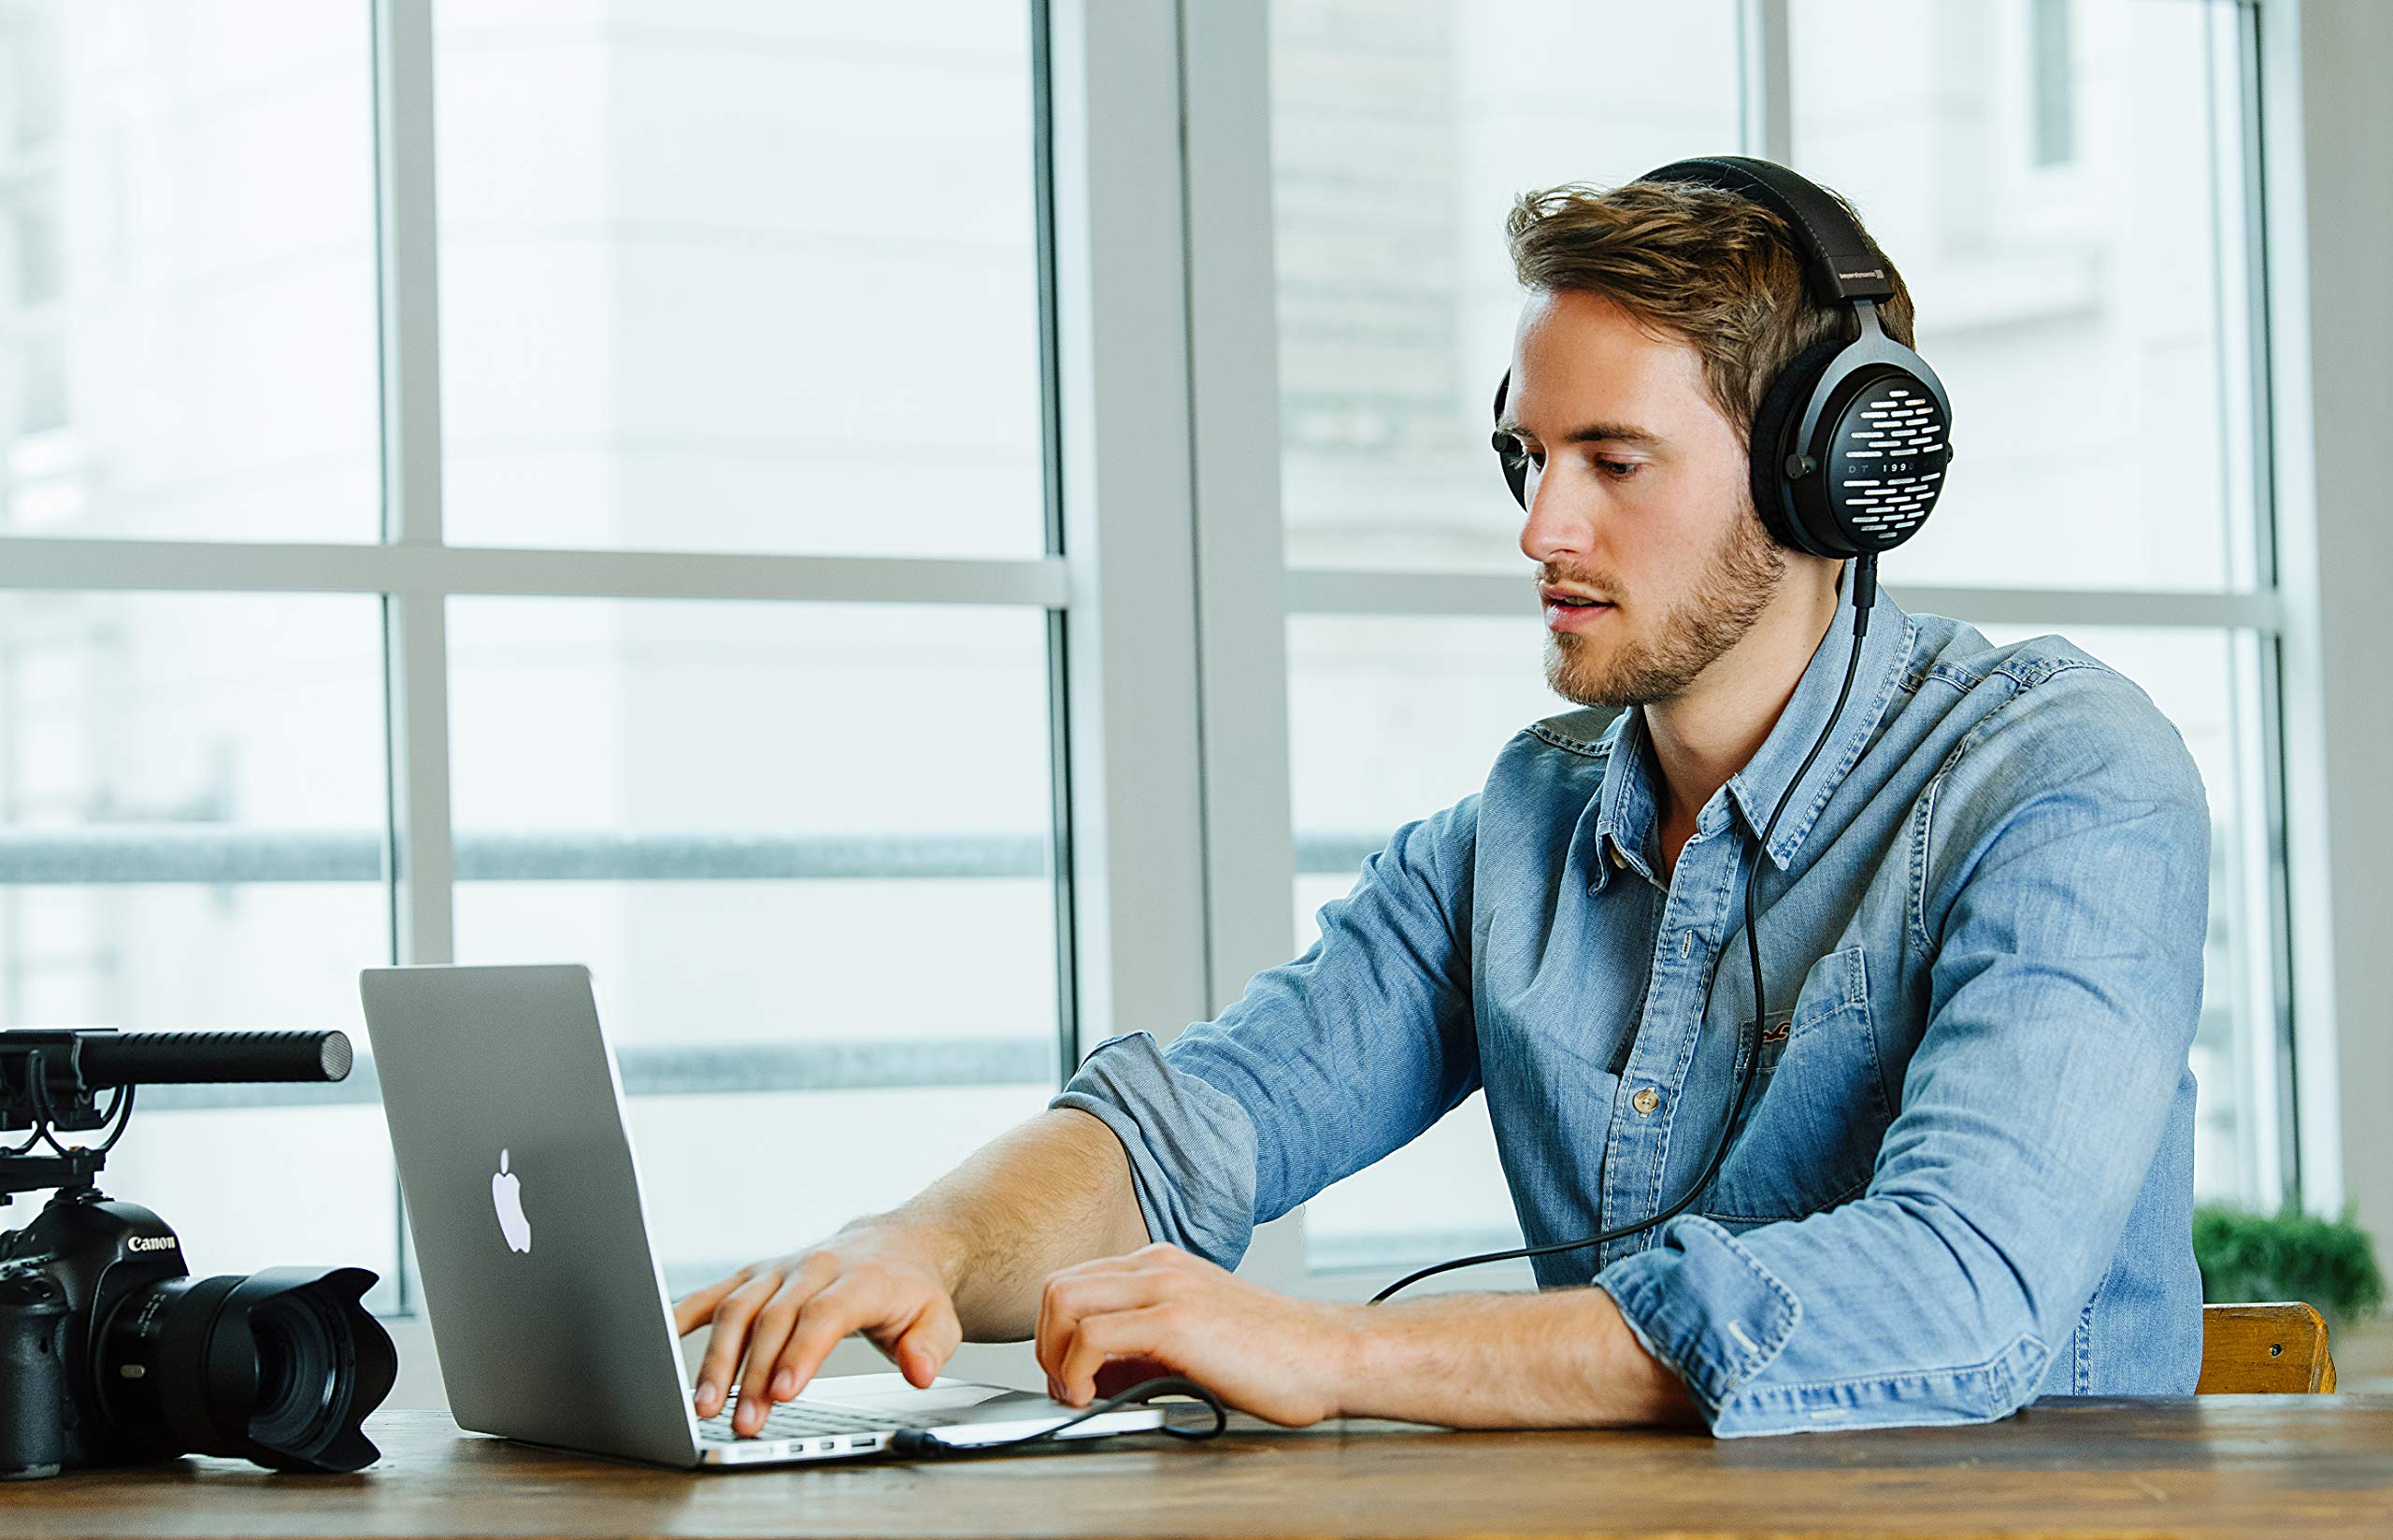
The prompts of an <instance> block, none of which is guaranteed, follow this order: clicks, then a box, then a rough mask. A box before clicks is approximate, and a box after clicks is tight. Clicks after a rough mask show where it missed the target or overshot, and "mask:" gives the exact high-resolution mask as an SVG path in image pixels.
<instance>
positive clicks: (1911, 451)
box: [1827, 375, 1946, 550]
mask: <svg viewBox="0 0 2393 1540" xmlns="http://www.w3.org/2000/svg"><path fill="white" fill-rule="evenodd" d="M1944 430H1945V423H1944V414H1943V413H1942V412H1941V411H1939V410H1938V409H1937V406H1936V402H1935V400H1934V398H1933V397H1931V396H1929V395H1928V394H1927V392H1926V391H1925V390H1924V389H1923V388H1922V387H1921V386H1920V384H1919V383H1918V381H1917V380H1916V379H1913V378H1911V377H1909V376H1907V375H1888V376H1884V377H1882V378H1879V379H1876V380H1873V381H1871V382H1870V384H1868V385H1866V386H1864V387H1863V388H1862V389H1861V392H1860V393H1859V394H1858V395H1856V397H1855V399H1854V400H1853V402H1852V404H1851V405H1850V406H1847V407H1846V408H1845V411H1844V414H1843V416H1842V418H1841V420H1840V421H1839V423H1838V431H1837V435H1836V438H1835V441H1834V442H1833V443H1832V444H1831V445H1830V447H1829V452H1828V459H1827V472H1828V478H1829V480H1828V486H1829V497H1830V501H1831V502H1832V503H1834V504H1835V505H1836V506H1837V507H1838V509H1839V510H1840V511H1841V513H1842V515H1843V516H1844V517H1843V521H1844V522H1845V523H1846V524H1847V525H1848V526H1849V527H1850V528H1851V530H1852V533H1853V536H1854V539H1855V541H1856V544H1859V545H1861V546H1864V547H1866V548H1868V549H1878V550H1883V549H1886V548H1887V547H1889V546H1892V545H1895V544H1896V543H1898V542H1899V541H1900V540H1901V539H1902V538H1903V537H1904V536H1905V535H1909V534H1911V532H1912V531H1913V530H1914V529H1916V528H1918V527H1919V524H1920V521H1921V520H1924V519H1926V518H1927V514H1928V510H1929V509H1930V508H1933V507H1934V506H1936V498H1937V495H1938V494H1939V493H1940V492H1942V491H1943V490H1944V465H1945V459H1946V455H1945V439H1944Z"/></svg>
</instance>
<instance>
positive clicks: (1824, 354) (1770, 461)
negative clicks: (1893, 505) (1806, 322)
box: [1748, 337, 1848, 556]
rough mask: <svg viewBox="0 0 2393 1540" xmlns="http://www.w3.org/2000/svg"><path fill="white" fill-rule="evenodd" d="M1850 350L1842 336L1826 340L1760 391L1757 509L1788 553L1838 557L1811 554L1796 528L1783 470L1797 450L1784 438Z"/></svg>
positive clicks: (1754, 454) (1753, 456)
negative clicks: (1829, 371) (1816, 389)
mask: <svg viewBox="0 0 2393 1540" xmlns="http://www.w3.org/2000/svg"><path fill="white" fill-rule="evenodd" d="M1847 346H1848V344H1847V343H1846V342H1845V341H1844V340H1843V339H1842V338H1841V337H1828V338H1827V339H1826V340H1824V341H1820V342H1814V343H1813V344H1812V345H1811V346H1810V347H1809V348H1806V349H1803V350H1802V351H1801V352H1799V353H1797V354H1796V355H1795V356H1794V357H1793V358H1792V359H1790V360H1788V361H1787V364H1786V367H1785V368H1784V369H1781V370H1779V371H1778V378H1775V379H1773V380H1771V381H1770V389H1769V390H1767V391H1765V392H1762V398H1761V406H1760V407H1759V409H1757V410H1756V411H1755V413H1754V430H1753V442H1752V448H1751V450H1750V452H1749V455H1748V459H1749V461H1750V463H1751V468H1752V473H1753V492H1754V506H1755V509H1757V510H1759V512H1760V514H1761V523H1762V528H1764V529H1766V530H1768V531H1769V532H1770V538H1771V539H1773V540H1775V541H1777V542H1778V543H1779V544H1780V545H1782V546H1784V547H1786V548H1787V549H1790V550H1798V551H1803V552H1805V553H1807V554H1809V555H1813V556H1827V555H1831V554H1835V553H1833V552H1829V551H1825V550H1815V549H1812V545H1811V543H1809V542H1807V541H1805V540H1804V538H1803V537H1802V535H1800V534H1799V533H1798V531H1797V529H1796V527H1795V518H1794V514H1793V512H1792V511H1791V505H1792V502H1793V499H1792V498H1790V497H1789V496H1788V494H1787V493H1788V489H1787V485H1786V469H1785V467H1786V456H1787V454H1788V453H1789V451H1790V450H1791V449H1793V446H1792V445H1790V444H1788V443H1787V442H1786V439H1787V435H1790V434H1791V433H1793V432H1794V430H1795V428H1796V427H1797V426H1798V424H1799V423H1800V422H1801V421H1802V420H1803V405H1804V403H1805V402H1807V401H1809V400H1810V399H1811V396H1812V387H1813V386H1814V385H1816V384H1818V383H1819V380H1820V377H1821V376H1822V375H1824V374H1826V373H1827V366H1828V361H1829V360H1830V359H1832V358H1834V357H1836V355H1837V354H1839V353H1841V352H1842V351H1843V350H1844V349H1845V348H1846V347H1847Z"/></svg>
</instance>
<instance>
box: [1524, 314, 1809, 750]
mask: <svg viewBox="0 0 2393 1540" xmlns="http://www.w3.org/2000/svg"><path fill="white" fill-rule="evenodd" d="M1504 406H1505V421H1504V430H1505V431H1507V432H1509V433H1511V434H1512V435H1513V436H1514V438H1516V439H1517V440H1518V442H1519V446H1520V448H1521V449H1522V450H1523V451H1524V452H1525V453H1526V454H1527V456H1528V458H1529V472H1528V485H1527V489H1526V491H1527V495H1528V517H1527V520H1526V523H1524V524H1523V525H1522V528H1521V550H1522V552H1523V553H1524V554H1526V556H1527V557H1528V558H1529V559H1530V560H1531V561H1533V562H1536V563H1539V565H1540V569H1541V570H1540V573H1539V575H1538V581H1539V587H1540V592H1541V593H1542V596H1543V598H1544V602H1545V620H1546V654H1545V669H1546V679H1547V682H1548V683H1550V684H1551V685H1552V686H1553V687H1554V690H1555V693H1556V694H1559V695H1561V696H1563V697H1564V698H1566V699H1568V700H1572V701H1576V702H1578V703H1579V704H1581V705H1583V706H1598V705H1603V706H1641V705H1648V704H1651V703H1654V702H1656V701H1666V700H1669V699H1670V698H1671V697H1673V696H1676V695H1678V694H1680V693H1681V692H1684V690H1685V689H1686V688H1687V686H1688V685H1689V684H1691V683H1693V682H1694V680H1695V678H1696V677H1697V676H1698V675H1699V674H1701V673H1702V672H1703V671H1704V669H1706V668H1707V667H1709V666H1710V665H1711V663H1712V661H1713V660H1714V659H1716V658H1718V657H1719V656H1720V655H1721V654H1722V653H1724V652H1726V651H1727V650H1728V649H1730V648H1732V647H1734V646H1735V645H1736V644H1737V642H1738V641H1739V640H1740V639H1741V638H1742V637H1743V636H1744V635H1745V634H1746V633H1747V632H1749V631H1751V630H1752V629H1753V625H1754V622H1755V620H1757V619H1758V618H1759V617H1760V615H1761V612H1762V609H1763V607H1764V606H1766V605H1767V604H1768V603H1769V602H1770V597H1771V595H1772V594H1774V593H1775V592H1777V590H1778V585H1779V580H1780V578H1782V577H1783V576H1784V573H1785V570H1786V554H1787V553H1786V552H1784V550H1782V549H1780V548H1779V547H1778V546H1776V545H1775V544H1774V543H1773V542H1772V541H1771V540H1770V536H1769V535H1768V534H1767V533H1766V532H1765V531H1764V530H1763V529H1762V527H1761V521H1760V520H1758V519H1757V518H1756V517H1755V514H1754V511H1753V498H1752V494H1751V492H1749V491H1748V484H1747V479H1746V473H1745V451H1744V449H1743V448H1742V447H1741V445H1740V443H1739V441H1738V437H1737V430H1736V429H1735V428H1734V427H1732V426H1731V425H1730V424H1729V422H1728V420H1727V418H1726V417H1724V416H1722V415H1721V413H1720V410H1719V408H1718V407H1716V406H1713V405H1712V401H1711V398H1710V397H1708V396H1706V395H1705V394H1704V392H1703V382H1702V371H1701V362H1700V360H1699V359H1698V355H1697V353H1696V351H1695V349H1694V347H1693V345H1692V344H1690V343H1687V342H1685V341H1683V340H1676V339H1672V340H1663V339H1661V338H1659V337H1656V336H1655V335H1650V334H1648V333H1647V332H1645V331H1644V330H1642V329H1641V327H1640V326H1639V325H1638V323H1637V322H1636V321H1634V320H1632V319H1631V318H1630V317H1629V316H1628V315H1627V313H1626V312H1625V311H1623V310H1621V309H1620V308H1619V307H1617V306H1615V305H1613V304H1612V302H1611V301H1609V300H1607V299H1604V298H1603V297H1601V296H1600V295H1597V294H1591V293H1585V292H1560V293H1537V294H1532V295H1531V296H1530V297H1529V301H1528V304H1527V305H1526V307H1523V309H1522V311H1521V321H1520V326H1519V329H1518V331H1517V332H1516V334H1515V335H1514V337H1513V343H1512V389H1511V391H1510V392H1509V394H1508V395H1507V397H1506V400H1505V403H1504ZM1561 598H1580V599H1593V600H1599V601H1603V603H1601V604H1598V605H1592V606H1586V607H1572V606H1568V605H1564V604H1560V603H1557V602H1556V601H1557V599H1561Z"/></svg>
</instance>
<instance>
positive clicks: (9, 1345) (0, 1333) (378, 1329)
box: [0, 1188, 398, 1480]
mask: <svg viewBox="0 0 2393 1540" xmlns="http://www.w3.org/2000/svg"><path fill="white" fill-rule="evenodd" d="M374 1282H375V1276H374V1274H373V1273H372V1272H371V1271H369V1270H368V1269H365V1268H363V1267H332V1268H322V1267H312V1268H311V1267H271V1268H267V1269H265V1271H263V1272H259V1273H251V1274H246V1275H226V1276H219V1277H208V1278H195V1277H193V1276H191V1273H190V1270H189V1269H188V1268H187V1267H186V1266H185V1265H184V1263H183V1256H182V1243H181V1241H180V1240H179V1238H178V1237H177V1236H176V1234H175V1233H174V1232H173V1231H172V1230H171V1229H169V1228H167V1226H166V1223H165V1220H163V1219H159V1218H158V1216H157V1215H155V1214H153V1213H151V1212H150V1210H149V1209H147V1208H144V1207H142V1206H140V1205H138V1204H129V1203H119V1202H116V1201H114V1200H111V1199H109V1198H107V1197H104V1196H102V1195H101V1194H100V1193H99V1192H98V1191H95V1190H93V1189H90V1188H85V1189H82V1190H80V1191H71V1192H70V1191H62V1192H60V1193H59V1194H58V1195H57V1196H56V1197H54V1198H52V1199H51V1200H50V1204H49V1205H48V1206H47V1207H45V1208H44V1209H43V1210H42V1211H41V1213H40V1215H39V1216H38V1217H37V1218H36V1219H35V1220H34V1222H33V1223H31V1224H29V1225H27V1226H25V1227H24V1228H23V1229H22V1230H18V1231H12V1232H10V1233H7V1234H6V1235H0V1480H7V1479H26V1478H31V1477H36V1476H55V1475H57V1474H58V1473H59V1472H60V1471H62V1470H71V1469H75V1468H77V1467H79V1466H93V1465H131V1464H139V1463H142V1462H148V1461H153V1460H167V1459H172V1458H174V1457H176V1456H179V1455H181V1454H184V1453H187V1452H190V1453H199V1454H214V1455H225V1456H232V1457H236V1458H240V1459H246V1460H251V1461H254V1462H257V1463H259V1464H261V1465H264V1466H266V1467H267V1468H269V1469H272V1470H282V1471H353V1470H359V1469H362V1468H363V1467H365V1466H366V1465H368V1464H371V1463H372V1462H374V1460H375V1459H376V1458H377V1455H378V1451H377V1450H376V1449H375V1447H374V1446H373V1444H372V1443H371V1442H369V1441H368V1440H367V1439H366V1438H365V1434H364V1433H363V1432H362V1431H361V1430H360V1427H359V1424H360V1423H361V1422H363V1421H364V1419H365V1414H366V1413H368V1412H370V1411H372V1410H373V1409H374V1408H375V1407H376V1406H378V1405H380V1404H381V1402H382V1398H383V1397H384V1396H387V1395H388V1394H390V1391H391V1385H392V1382H393V1381H394V1379H396V1378H397V1375H398V1355H397V1352H396V1350H395V1349H394V1347H393V1346H392V1343H391V1338H390V1334H389V1333H387V1332H385V1331H383V1329H382V1326H381V1323H380V1322H379V1321H377V1320H376V1319H374V1318H373V1317H372V1316H371V1315H369V1314H368V1313H367V1312H366V1310H365V1305H363V1304H362V1303H361V1302H362V1300H363V1297H364V1295H365V1290H368V1289H370V1288H372V1287H373V1285H374Z"/></svg>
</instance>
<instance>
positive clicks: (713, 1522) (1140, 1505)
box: [0, 1395, 2393, 1540]
mask: <svg viewBox="0 0 2393 1540" xmlns="http://www.w3.org/2000/svg"><path fill="white" fill-rule="evenodd" d="M1183 1415H1184V1414H1183ZM368 1432H370V1433H372V1434H373V1435H374V1437H375V1439H376V1440H377V1441H378V1442H379V1443H380V1445H381V1447H382V1451H383V1456H384V1458H383V1461H382V1462H381V1463H380V1464H379V1465H376V1466H374V1467H373V1468H371V1469H370V1470H367V1471H365V1472H361V1473H360V1474H358V1475H356V1476H296V1477H294V1476H273V1475H269V1474H268V1473H266V1472H264V1471H261V1470H258V1469H256V1468H255V1467H253V1466H251V1465H247V1464H243V1463H239V1462H228V1461H221V1460H187V1461H179V1462H173V1463H170V1464H166V1465H160V1466H152V1467H150V1468H147V1469H143V1470H136V1471H118V1472H110V1473H98V1474H93V1473H79V1474H75V1475H70V1476H63V1477H59V1478H56V1479H53V1480H50V1481H41V1482H31V1483H26V1484H23V1485H18V1486H8V1487H0V1534H5V1535H7V1536H11V1537H14V1536H23V1537H26V1540H63V1537H66V1536H77V1537H81V1536H107V1537H110V1540H114V1537H118V1536H142V1537H150V1536H206V1537H211V1540H213V1537H221V1536H229V1535H262V1536H281V1537H289V1536H336V1535H337V1536H347V1535H375V1536H406V1537H417V1536H436V1535H437V1536H457V1535H577V1536H579V1535H593V1536H662V1535H768V1534H769V1535H889V1536H951V1535H980V1534H1004V1535H1053V1536H1150V1535H1153V1536H1165V1535H1168V1536H1187V1535H1221V1536H1240V1537H1257V1536H1272V1537H1289V1536H1306V1537H1314V1536H1327V1535H1368V1536H1434V1537H1437V1540H1454V1537H1459V1536H1489V1535H1504V1536H1530V1535H1538V1536H1546V1535H1555V1536H1559V1535H1624V1534H1665V1533H1667V1534H1671V1535H1678V1536H1691V1535H1756V1536H1760V1535H1767V1536H1793V1535H1836V1536H1845V1535H1889V1534H1918V1535H1938V1536H1943V1535H1997V1534H2001V1535H2023V1534H2033V1535H2038V1536H2045V1537H2055V1536H2080V1535H2083V1536H2094V1535H2101V1536H2125V1535H2161V1534H2171V1535H2175V1534H2185V1535H2255V1536H2260V1535H2265V1536H2269V1537H2271V1540H2276V1537H2279V1536H2293V1535H2299V1536H2305V1537H2306V1536H2329V1535H2354V1536H2358V1535H2366V1536H2369V1537H2371V1540H2385V1537H2386V1536H2388V1535H2393V1396H2382V1395H2313V1396H2295V1395H2287V1396H2202V1397H2199V1398H2197V1397H2193V1396H2179V1397H2170V1398H2163V1399H2153V1400H2113V1399H2108V1398H2099V1397H2089V1398H2085V1399H2070V1400H2057V1399H2047V1400H2044V1401H2042V1402H2039V1403H2037V1404H2036V1405H2032V1406H2030V1407H2028V1409H2027V1410H2025V1411H2023V1412H2020V1413H2018V1414H2017V1415H2015V1416H2013V1417H2010V1418H2007V1419H2003V1420H2002V1421H2000V1422H1995V1423H1989V1424H1986V1425H1984V1426H1980V1427H1966V1428H1905V1429H1886V1430H1881V1431H1876V1432H1860V1433H1794V1434H1788V1435H1784V1436H1781V1437H1772V1438H1750V1439H1725V1440H1715V1439H1713V1438H1712V1437H1711V1436H1710V1435H1709V1434H1707V1433H1701V1432H1699V1431H1687V1430H1664V1429H1620V1430H1602V1431H1592V1430H1591V1431H1577V1432H1540V1433H1456V1432H1450V1431H1443V1430H1438V1429H1427V1428H1421V1427H1416V1426H1413V1425H1411V1424H1406V1423H1394V1422H1363V1421H1355V1422H1342V1423H1340V1422H1333V1423H1325V1424H1323V1425H1321V1426H1320V1427H1317V1428H1311V1429H1305V1430H1302V1431H1296V1430H1289V1429H1282V1428H1274V1427H1272V1426H1271V1425H1270V1424H1268V1423H1265V1422H1259V1421H1255V1420H1254V1419H1248V1418H1243V1417H1240V1418H1236V1419H1233V1420H1232V1422H1231V1426H1230V1431H1229V1432H1228V1433H1225V1434H1223V1435H1222V1436H1221V1437H1220V1438H1218V1439H1215V1440H1212V1441H1211V1442H1209V1443H1201V1444H1199V1443H1182V1442H1180V1441H1178V1440H1175V1439H1172V1438H1169V1437H1168V1436H1166V1435H1164V1434H1162V1433H1135V1434H1129V1435H1125V1436H1122V1437H1117V1438H1113V1439H1111V1440H1106V1441H1103V1442H1100V1443H1096V1444H1092V1445H1089V1446H1086V1447H1080V1448H1067V1449H1063V1450H1060V1451H1054V1452H1047V1451H1044V1450H1042V1449H1041V1448H1040V1447H1037V1446H1034V1447H1029V1448H1024V1449H1016V1450H1010V1451H1005V1452H1001V1453H995V1454H988V1455H982V1456H977V1457H969V1458H954V1459H946V1460H939V1461H936V1462H924V1463H905V1462H894V1461H881V1462H857V1463H853V1464H846V1465H824V1466H814V1467H810V1468H808V1467H800V1468H796V1469H787V1468H784V1469H781V1470H759V1471H748V1472H736V1473H724V1474H719V1475H707V1476H695V1475H690V1474H685V1473H682V1472H678V1471H660V1470H651V1469H646V1468H643V1467H638V1466H631V1465H621V1464H613V1463H609V1462H600V1461H588V1460H580V1459H575V1458H571V1457H568V1456H564V1455H555V1454H550V1453H547V1452H545V1451H542V1450H537V1449H528V1448H523V1447H517V1446H515V1445H511V1444H508V1443H505V1442H502V1441H500V1440H497V1439H490V1438H481V1437H478V1436H474V1435H471V1434H463V1433H458V1432H457V1430H456V1429H455V1428H454V1427H453V1426H452V1425H451V1423H450V1422H449V1420H448V1419H446V1418H445V1417H442V1416H439V1415H437V1414H435V1413H425V1412H403V1413H394V1414H390V1415H386V1416H382V1417H379V1418H377V1419H374V1420H373V1421H372V1422H371V1423H369V1424H368Z"/></svg>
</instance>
